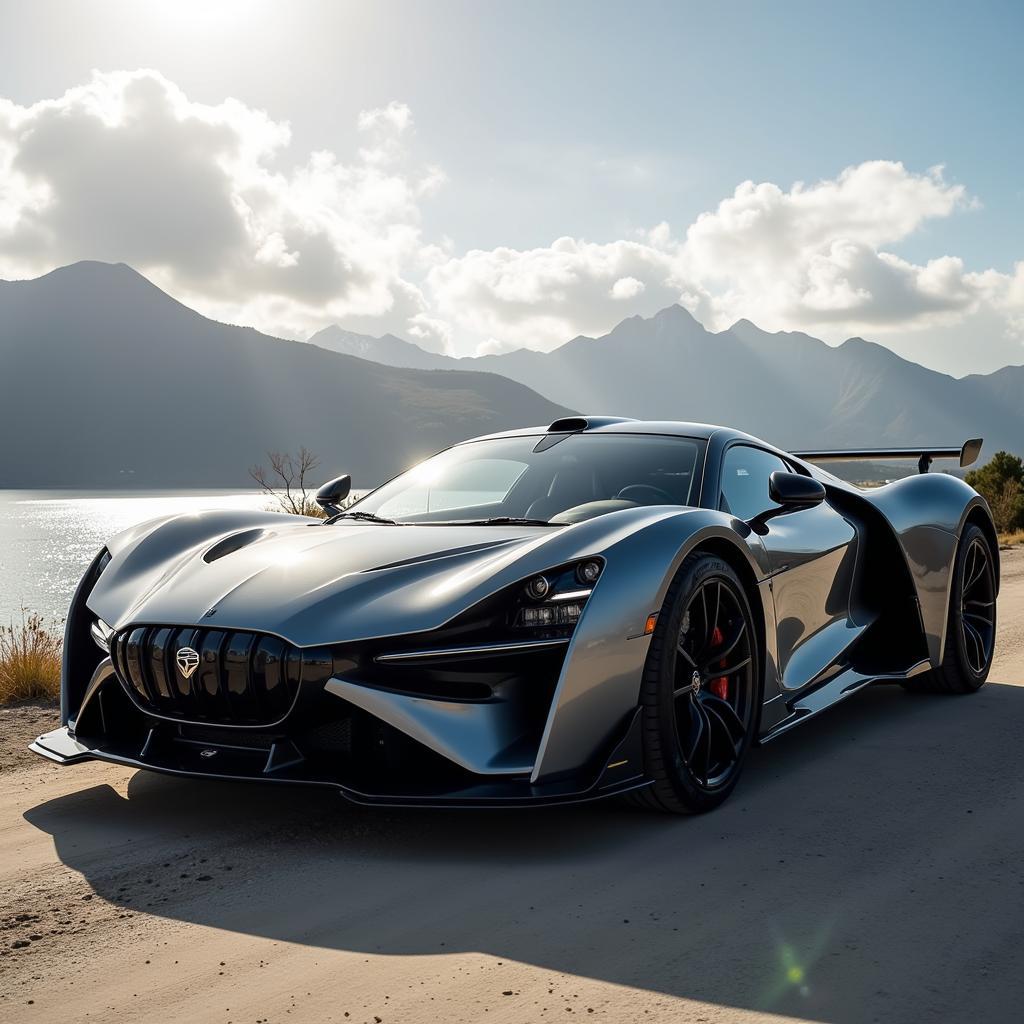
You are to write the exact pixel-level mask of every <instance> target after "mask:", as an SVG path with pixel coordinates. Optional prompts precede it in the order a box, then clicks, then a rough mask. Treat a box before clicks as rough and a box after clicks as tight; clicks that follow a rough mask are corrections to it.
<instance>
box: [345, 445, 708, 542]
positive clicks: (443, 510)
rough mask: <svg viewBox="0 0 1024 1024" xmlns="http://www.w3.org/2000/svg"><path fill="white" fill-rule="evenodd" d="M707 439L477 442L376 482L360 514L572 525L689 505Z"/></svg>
mask: <svg viewBox="0 0 1024 1024" xmlns="http://www.w3.org/2000/svg"><path fill="white" fill-rule="evenodd" d="M702 446H703V442H700V441H695V440H692V439H690V438H686V437H665V436H658V435H644V434H570V435H569V436H565V435H554V434H548V435H542V436H540V437H538V436H532V437H506V438H494V439H492V440H487V441H471V442H469V443H467V444H462V445H458V446H456V447H455V448H450V449H449V450H448V451H445V452H441V454H440V455H435V456H434V457H433V458H430V459H427V460H426V461H425V462H421V463H420V464H419V465H418V466H416V467H415V468H413V469H411V470H409V472H407V473H403V474H402V475H401V476H399V477H396V478H395V479H394V480H391V481H389V482H388V483H386V484H384V485H383V486H382V487H379V488H377V490H375V491H373V492H371V493H370V494H368V495H367V496H366V497H365V498H363V499H362V501H360V502H358V503H357V505H355V506H354V508H353V509H352V512H357V511H358V512H362V513H372V514H373V515H374V516H379V517H381V518H382V519H388V520H393V521H395V522H399V523H441V522H444V523H454V522H457V523H467V522H470V523H486V522H487V521H488V520H494V519H497V520H501V521H503V522H504V521H507V520H510V519H511V520H513V521H516V520H528V521H534V522H536V523H537V524H538V525H543V524H552V525H565V524H567V523H576V522H580V521H582V520H584V519H591V518H593V517H594V516H599V515H604V514H605V513H606V512H614V511H617V510H619V509H624V508H635V507H636V506H638V505H689V504H690V502H691V500H692V498H693V496H694V495H695V494H696V493H697V491H696V488H695V483H694V477H695V472H696V466H697V455H698V452H699V451H700V450H702ZM350 514H351V513H350Z"/></svg>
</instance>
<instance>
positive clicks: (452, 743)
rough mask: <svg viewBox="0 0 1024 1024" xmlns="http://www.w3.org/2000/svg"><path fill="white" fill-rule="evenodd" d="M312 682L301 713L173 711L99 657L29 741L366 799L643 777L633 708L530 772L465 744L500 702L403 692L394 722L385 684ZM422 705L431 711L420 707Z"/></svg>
mask: <svg viewBox="0 0 1024 1024" xmlns="http://www.w3.org/2000/svg"><path fill="white" fill-rule="evenodd" d="M314 689H315V691H316V692H315V693H314V694H312V696H311V697H310V698H309V699H308V700H306V701H303V702H301V704H302V708H303V710H302V711H301V713H300V712H299V711H294V712H293V713H292V714H291V715H290V716H289V717H288V718H287V719H285V720H283V721H282V722H279V723H276V724H275V726H274V727H267V728H237V727H236V728H229V727H225V726H218V725H216V724H211V723H205V724H204V723H198V722H186V721H174V720H169V719H168V718H166V717H162V716H160V715H159V714H156V713H154V712H153V710H152V709H148V708H146V707H144V706H141V705H140V704H139V703H138V702H137V700H136V699H135V697H134V696H133V694H132V692H131V690H130V689H129V687H128V686H126V685H125V684H124V683H123V682H122V680H121V679H119V677H118V675H117V674H116V673H115V672H114V670H113V667H112V665H111V662H110V661H109V659H105V660H104V661H103V662H101V663H100V665H99V666H98V667H97V669H96V671H95V672H94V674H93V677H92V680H91V681H90V683H89V685H88V687H87V689H86V692H85V695H84V697H83V700H82V702H81V706H80V707H79V709H78V713H77V716H76V717H75V719H74V720H72V721H70V722H69V723H68V725H67V726H66V727H64V728H61V729H56V730H54V731H52V732H49V733H45V734H43V735H42V736H40V737H38V738H37V739H36V740H35V742H34V743H32V744H31V745H30V749H31V750H33V751H34V752H35V753H37V754H39V755H40V756H42V757H45V758H47V759H49V760H50V761H53V762H55V763H57V764H61V765H70V764H75V763H77V762H80V761H85V760H92V759H95V760H101V761H107V762H110V763H112V764H120V765H124V766H126V767H129V768H140V769H147V770H150V771H156V772H163V773H167V774H171V775H178V776H185V777H196V778H209V779H221V780H231V781H260V782H277V783H290V784H299V785H314V786H327V787H330V788H333V789H335V790H337V791H338V792H339V793H340V794H341V795H342V796H343V797H344V798H345V799H347V800H350V801H352V802H353V803H358V804H367V805H373V804H376V805H385V806H433V807H442V806H445V807H447V806H465V805H469V806H503V807H504V806H520V805H536V804H553V803H573V802H580V801H587V800H595V799H600V798H603V797H606V796H611V795H614V794H616V793H622V792H627V791H629V790H632V789H636V788H639V787H641V786H644V785H647V784H648V780H647V779H646V778H645V777H644V774H643V758H642V751H641V744H640V727H639V711H638V709H634V710H633V711H631V712H630V713H629V714H627V715H626V716H625V718H624V720H623V721H622V722H621V723H620V725H619V727H618V728H617V729H616V730H614V732H613V734H611V735H610V736H609V737H607V739H606V740H605V742H598V743H597V748H596V751H595V757H594V758H593V759H592V760H591V761H590V763H588V764H587V765H586V766H585V767H584V768H582V769H581V770H580V771H579V772H575V773H572V774H571V775H569V776H560V777H556V778H552V779H544V780H538V781H533V780H532V779H531V774H532V771H531V769H532V767H533V761H532V758H531V757H530V756H529V754H528V751H524V750H523V749H522V745H521V744H513V745H512V746H511V747H508V748H505V752H504V754H503V756H502V757H500V758H498V757H495V756H488V757H487V758H484V757H482V756H475V755H474V754H473V750H474V742H473V740H474V738H475V739H476V741H477V743H476V746H480V742H479V741H480V739H481V737H483V738H485V739H488V740H489V741H490V742H492V743H493V742H497V741H503V735H502V733H501V731H500V730H498V729H497V728H496V726H495V722H496V721H497V718H496V717H495V716H497V715H500V714H501V705H500V704H499V703H490V704H488V703H486V702H484V703H481V704H474V703H470V702H466V703H463V704H451V703H446V702H440V701H436V700H430V701H426V700H424V699H423V698H410V700H411V701H412V702H411V703H408V704H407V705H406V707H407V709H408V708H412V707H415V708H417V709H418V710H417V714H419V716H420V717H419V718H418V719H417V720H415V721H414V720H411V719H410V720H408V721H404V720H403V719H402V718H401V716H400V715H398V710H400V708H399V709H398V710H396V707H395V705H394V702H395V700H396V699H397V697H396V694H395V693H394V692H393V691H388V690H379V689H375V688H373V687H357V686H354V685H353V684H351V683H347V682H346V681H345V680H342V679H339V678H336V677H335V678H331V679H330V680H328V681H327V683H326V684H323V683H318V684H317V685H316V687H315V688H314ZM297 703H299V702H297ZM513 710H514V709H513ZM428 712H429V715H432V716H435V717H436V718H437V719H438V720H437V721H433V722H432V721H431V719H430V718H429V717H428V718H424V717H423V715H424V714H426V713H428ZM489 716H490V717H489ZM424 723H426V725H424ZM428 729H429V731H428ZM449 751H450V752H449ZM460 751H461V756H460V754H459V752H460ZM478 766H483V767H484V768H485V770H480V767H478Z"/></svg>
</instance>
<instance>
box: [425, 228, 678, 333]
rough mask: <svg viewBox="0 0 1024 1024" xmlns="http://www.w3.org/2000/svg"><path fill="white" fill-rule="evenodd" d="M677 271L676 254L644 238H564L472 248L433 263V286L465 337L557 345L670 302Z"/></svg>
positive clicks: (436, 300) (439, 305)
mask: <svg viewBox="0 0 1024 1024" xmlns="http://www.w3.org/2000/svg"><path fill="white" fill-rule="evenodd" d="M672 274H673V268H672V255H671V254H670V253H668V252H663V251H661V250H658V249H655V248H653V247H652V246H649V245H647V244H645V243H641V242H633V241H617V242H611V243H608V244H605V245H599V244H595V243H592V242H585V241H577V240H576V239H573V238H559V239H556V240H555V242H553V243H552V244H551V245H550V246H548V247H546V248H540V249H530V250H526V251H519V250H516V249H509V248H504V247H502V248H498V249H493V250H489V251H484V250H479V249H475V250H472V251H470V252H468V253H466V255H465V256H461V257H455V258H452V259H449V260H447V261H444V262H442V263H439V264H438V265H437V266H435V267H433V268H432V269H431V270H430V272H429V273H428V275H427V286H428V291H429V295H430V298H431V302H432V305H433V306H434V308H435V309H436V311H437V313H438V314H439V315H440V316H441V317H443V318H445V319H446V320H448V321H449V322H450V323H451V324H452V325H453V328H454V329H455V330H457V331H458V332H460V334H461V336H462V337H463V338H465V339H467V340H468V339H480V338H484V339H487V340H486V342H485V345H486V351H494V350H495V345H496V344H499V343H500V344H502V345H504V346H506V347H507V346H513V347H527V348H538V349H550V348H553V347H555V346H556V345H558V344H560V343H561V342H564V341H566V340H568V339H569V338H571V337H573V336H575V335H577V334H591V333H594V332H597V333H601V332H603V331H606V330H607V329H608V328H609V327H611V326H613V325H614V324H615V323H617V322H618V321H619V320H621V319H622V317H623V316H624V315H628V314H631V313H642V314H645V315H650V314H653V313H655V312H657V311H658V310H659V309H662V308H664V307H665V306H667V305H671V304H672V303H673V302H675V301H676V300H677V299H678V297H679V289H678V288H677V287H675V286H674V285H673V284H672V281H671V279H672ZM616 287H618V292H616ZM624 293H628V294H624ZM627 297H628V298H629V299H630V300H631V301H630V303H629V304H628V305H627V304H626V303H625V302H624V301H623V299H624V298H627Z"/></svg>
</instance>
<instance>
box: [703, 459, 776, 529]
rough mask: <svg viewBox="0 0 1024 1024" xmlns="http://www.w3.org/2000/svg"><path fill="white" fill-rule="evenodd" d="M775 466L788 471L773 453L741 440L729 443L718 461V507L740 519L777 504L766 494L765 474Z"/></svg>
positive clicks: (766, 477)
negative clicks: (719, 495) (731, 444)
mask: <svg viewBox="0 0 1024 1024" xmlns="http://www.w3.org/2000/svg"><path fill="white" fill-rule="evenodd" d="M777 470H779V471H781V472H788V471H789V466H787V465H786V463H785V462H783V461H782V459H780V458H779V457H778V456H777V455H772V454H771V453H770V452H766V451H763V450H762V449H760V448H751V447H750V446H749V445H745V444H736V445H733V446H732V447H731V448H730V449H729V450H728V451H727V452H726V453H725V458H724V460H723V461H722V497H721V501H720V502H719V508H721V509H722V511H723V512H731V513H732V514H733V515H734V516H736V518H737V519H744V520H746V519H753V518H754V516H756V515H759V514H760V513H761V512H765V511H767V510H768V509H771V508H777V507H778V506H777V505H776V504H775V502H773V501H772V500H771V499H770V498H769V497H768V478H769V477H770V476H771V475H772V473H774V472H776V471H777Z"/></svg>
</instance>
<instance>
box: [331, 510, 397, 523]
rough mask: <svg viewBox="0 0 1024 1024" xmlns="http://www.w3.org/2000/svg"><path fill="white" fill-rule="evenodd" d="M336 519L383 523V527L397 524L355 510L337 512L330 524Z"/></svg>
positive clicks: (372, 514)
mask: <svg viewBox="0 0 1024 1024" xmlns="http://www.w3.org/2000/svg"><path fill="white" fill-rule="evenodd" d="M338 519H362V520H363V521H364V522H367V523H383V524H384V525H385V526H397V525H398V523H396V522H395V521H394V519H385V518H384V517H383V516H378V515H376V514H375V513H373V512H363V511H361V510H359V509H357V510H356V511H354V512H339V513H338V515H336V516H335V517H334V518H333V519H332V520H331V522H332V523H333V522H335V521H336V520H338Z"/></svg>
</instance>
